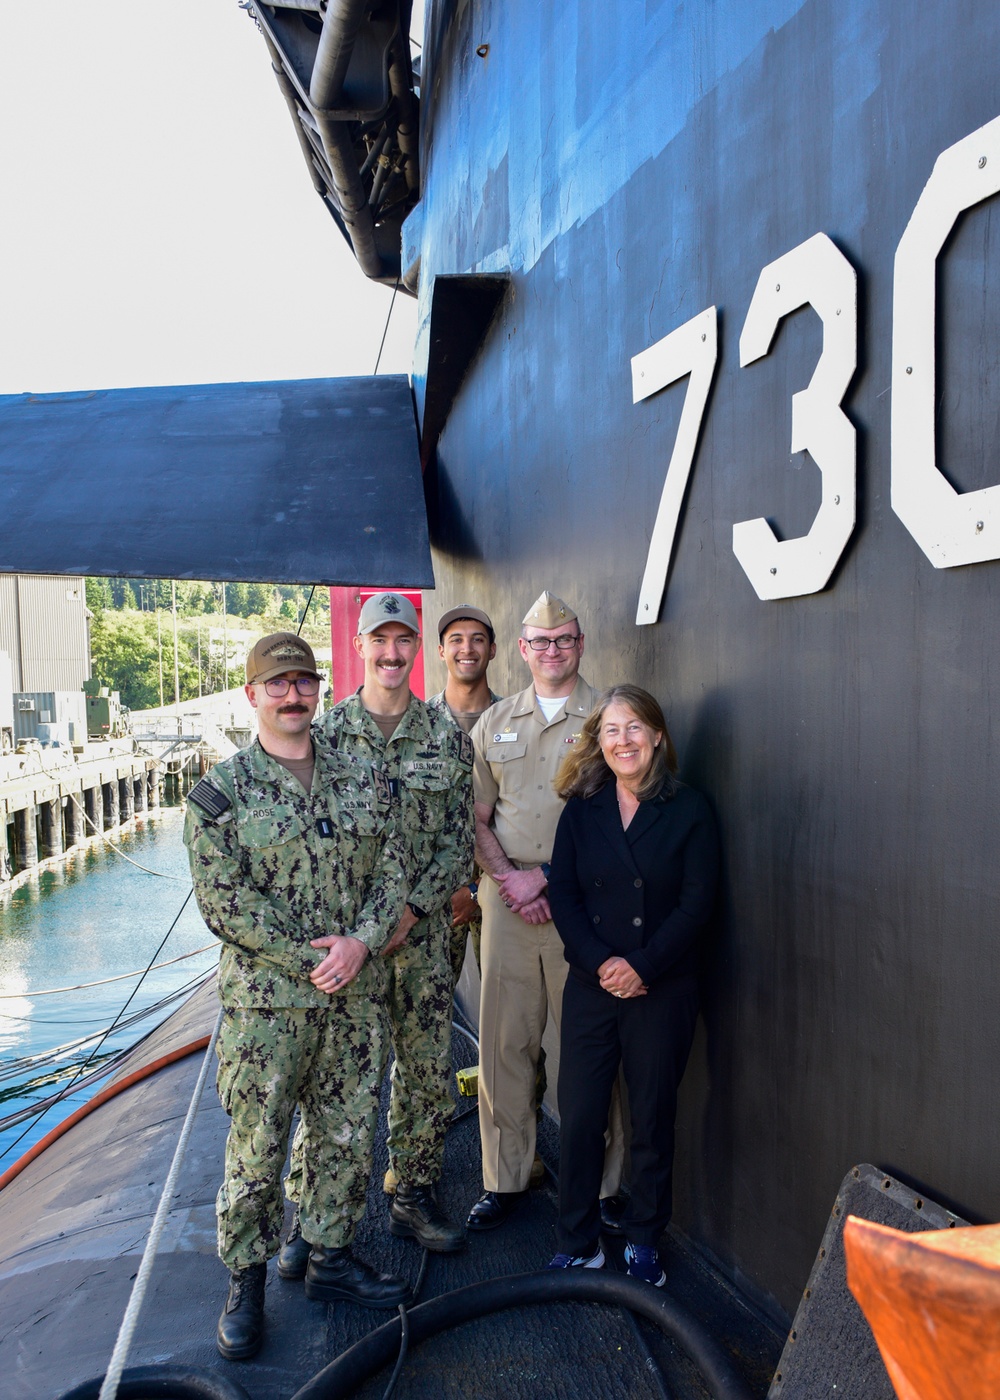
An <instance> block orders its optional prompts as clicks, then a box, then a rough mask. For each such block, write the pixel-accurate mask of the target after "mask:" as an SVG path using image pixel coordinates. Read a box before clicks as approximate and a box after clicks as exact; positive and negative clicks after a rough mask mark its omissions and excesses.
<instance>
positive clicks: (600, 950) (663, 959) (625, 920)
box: [548, 780, 719, 986]
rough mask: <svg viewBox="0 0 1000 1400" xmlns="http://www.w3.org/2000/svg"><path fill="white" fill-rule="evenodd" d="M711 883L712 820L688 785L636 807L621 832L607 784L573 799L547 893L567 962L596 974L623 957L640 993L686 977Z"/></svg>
mask: <svg viewBox="0 0 1000 1400" xmlns="http://www.w3.org/2000/svg"><path fill="white" fill-rule="evenodd" d="M718 879H719V841H718V835H717V832H716V826H715V819H714V818H713V816H712V812H711V809H710V807H709V805H708V803H707V802H706V800H705V798H704V797H703V796H702V795H701V793H700V792H696V791H695V789H694V788H689V787H685V786H684V785H683V784H678V786H677V791H676V793H675V795H674V796H673V797H664V796H662V795H661V796H660V797H656V798H654V799H653V800H652V801H649V802H641V803H640V804H639V810H638V811H637V812H636V814H635V816H634V817H633V818H632V820H631V822H630V823H629V826H628V830H625V829H624V828H623V827H622V823H621V817H620V815H619V812H618V800H617V797H616V794H615V784H614V781H613V780H612V781H610V782H608V783H607V784H606V785H605V786H604V787H603V788H601V789H600V791H599V792H596V793H595V794H594V796H593V797H571V798H570V799H569V801H568V802H567V803H566V806H565V807H564V808H563V812H562V815H561V816H560V818H559V825H558V827H557V828H556V840H555V846H554V848H553V851H552V876H551V879H550V880H549V889H548V896H549V904H550V906H551V909H552V917H553V919H554V920H555V924H556V928H557V929H558V931H559V936H560V937H561V938H562V941H563V943H564V944H565V946H566V958H567V960H568V962H569V963H570V965H571V966H572V967H574V968H578V969H580V970H581V971H583V972H585V973H590V974H596V972H597V969H598V968H599V967H600V966H601V964H602V963H603V962H604V961H605V960H606V959H607V958H610V957H614V956H619V957H624V958H626V959H627V961H628V962H629V963H630V964H631V966H632V967H633V968H634V969H635V971H636V972H637V973H638V974H639V976H640V977H641V978H642V980H643V982H645V983H646V985H647V986H649V985H650V984H651V983H652V982H655V981H656V980H657V979H658V978H661V977H670V978H676V977H684V976H688V975H690V974H693V973H694V972H695V971H696V970H697V953H696V947H695V945H696V942H697V939H698V935H699V934H700V933H701V931H702V929H703V928H704V927H705V925H706V924H707V923H708V921H709V919H710V918H711V915H712V908H713V905H714V903H715V894H716V887H717V885H718ZM588 980H589V979H588Z"/></svg>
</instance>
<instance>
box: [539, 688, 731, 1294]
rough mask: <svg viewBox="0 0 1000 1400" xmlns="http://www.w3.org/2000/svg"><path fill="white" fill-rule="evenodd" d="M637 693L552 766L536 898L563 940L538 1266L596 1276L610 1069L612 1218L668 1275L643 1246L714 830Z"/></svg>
mask: <svg viewBox="0 0 1000 1400" xmlns="http://www.w3.org/2000/svg"><path fill="white" fill-rule="evenodd" d="M676 767H677V759H676V755H675V753H674V747H673V744H672V743H671V741H670V735H669V734H668V733H667V726H666V722H665V720H664V718H663V712H662V710H661V709H660V706H659V705H658V704H657V702H656V700H655V699H654V698H653V696H652V695H650V694H649V692H648V691H645V690H642V689H640V687H639V686H634V685H618V686H614V687H613V688H612V689H611V690H608V691H605V693H604V694H603V695H602V696H601V697H600V699H599V700H598V702H597V706H596V708H595V709H594V711H593V713H592V714H591V715H590V716H589V717H588V718H587V720H586V722H585V724H584V726H583V732H582V736H581V738H580V740H579V742H578V743H577V744H576V745H575V747H574V750H573V752H572V753H571V754H570V755H569V756H568V757H567V758H566V759H565V760H564V761H563V764H562V766H561V768H560V770H559V774H558V777H557V779H556V783H555V788H556V791H557V792H558V793H559V795H560V796H561V797H564V798H565V799H566V806H565V808H564V810H563V813H562V816H561V817H560V819H559V826H558V829H557V831H556V839H555V847H554V849H553V852H552V874H551V878H550V880H549V889H548V895H549V903H550V905H551V907H552V917H553V919H554V920H555V924H556V928H557V929H558V931H559V935H560V937H561V938H562V940H563V943H564V944H565V946H566V958H567V961H568V962H569V965H570V969H569V977H568V978H567V980H566V989H565V991H564V993H563V1012H562V1039H561V1050H560V1062H559V1113H560V1120H561V1130H560V1132H561V1142H560V1153H559V1223H558V1226H557V1227H556V1236H557V1242H558V1248H559V1253H558V1254H557V1255H556V1256H555V1258H554V1259H553V1260H552V1262H551V1264H550V1265H549V1267H550V1268H568V1267H573V1266H578V1267H579V1266H583V1267H586V1268H600V1267H601V1266H602V1265H603V1263H604V1254H603V1251H602V1250H601V1246H600V1240H599V1232H600V1207H599V1195H600V1185H601V1171H602V1163H603V1160H604V1130H605V1127H606V1126H607V1122H608V1105H609V1103H610V1100H611V1090H612V1086H613V1084H614V1082H615V1079H616V1077H617V1074H618V1069H619V1065H620V1066H621V1068H622V1070H623V1072H624V1075H625V1083H626V1084H627V1086H628V1094H629V1113H630V1118H631V1125H632V1140H631V1162H632V1172H631V1184H632V1195H631V1198H630V1202H629V1206H628V1209H627V1211H626V1214H625V1218H624V1221H623V1225H624V1229H625V1234H626V1235H627V1237H628V1245H627V1247H626V1251H625V1258H626V1261H627V1263H628V1272H629V1274H630V1275H631V1277H633V1278H641V1279H645V1280H646V1282H648V1283H652V1284H654V1285H655V1286H656V1287H657V1288H660V1287H662V1286H663V1284H664V1283H665V1282H666V1275H665V1274H664V1272H663V1269H662V1267H661V1265H660V1261H659V1257H658V1255H657V1251H656V1246H657V1244H658V1242H659V1239H660V1236H661V1235H662V1234H663V1231H664V1230H665V1229H666V1226H667V1223H668V1221H669V1220H670V1213H671V1205H672V1197H671V1176H672V1168H673V1154H674V1118H675V1115H676V1107H677V1088H678V1085H679V1084H680V1080H681V1076H682V1074H683V1073H684V1066H685V1064H686V1063H687V1058H688V1054H689V1052H690V1049H691V1042H692V1040H693V1038H694V1026H695V1019H696V1017H697V1014H698V992H697V983H696V970H697V945H698V939H699V936H700V935H701V934H702V932H703V931H704V929H705V926H706V925H707V923H708V921H709V919H710V917H711V914H712V908H713V905H714V902H715V893H716V886H717V883H718V866H719V853H718V837H717V834H716V828H715V822H714V820H713V817H712V813H711V810H710V808H709V805H708V803H707V802H706V801H705V798H704V797H703V796H702V795H701V794H700V793H699V792H696V791H695V790H694V789H693V788H689V787H686V786H684V784H682V783H679V782H678V781H677V779H676V778H675V777H674V772H675V770H676Z"/></svg>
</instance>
